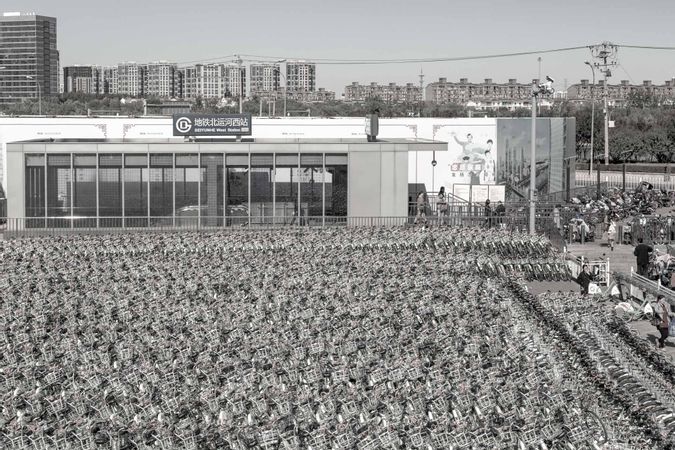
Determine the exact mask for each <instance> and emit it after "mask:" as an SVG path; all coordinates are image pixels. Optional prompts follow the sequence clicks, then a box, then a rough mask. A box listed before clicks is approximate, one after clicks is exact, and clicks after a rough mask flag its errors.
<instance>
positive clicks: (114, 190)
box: [98, 155, 122, 227]
mask: <svg viewBox="0 0 675 450" xmlns="http://www.w3.org/2000/svg"><path fill="white" fill-rule="evenodd" d="M98 213H99V216H100V226H101V227H121V226H122V219H121V217H122V155H99V157H98Z"/></svg>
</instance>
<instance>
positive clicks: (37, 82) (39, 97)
mask: <svg viewBox="0 0 675 450" xmlns="http://www.w3.org/2000/svg"><path fill="white" fill-rule="evenodd" d="M26 79H27V80H35V84H36V85H37V88H38V116H41V115H42V90H41V88H40V80H38V79H37V78H36V77H34V76H33V75H26Z"/></svg>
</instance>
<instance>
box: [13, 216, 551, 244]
mask: <svg viewBox="0 0 675 450" xmlns="http://www.w3.org/2000/svg"><path fill="white" fill-rule="evenodd" d="M415 224H417V225H419V226H422V225H429V226H459V227H485V228H498V229H501V230H504V231H505V232H509V233H514V232H527V230H528V224H529V213H528V211H527V210H521V211H515V210H514V211H512V212H510V213H509V214H508V215H488V216H486V215H484V214H468V213H467V214H462V215H459V214H458V215H455V216H454V217H449V216H436V217H433V216H428V217H413V216H391V217H332V216H327V217H303V216H300V217H298V216H291V217H270V218H261V217H251V218H250V219H249V218H248V217H225V218H223V217H150V218H148V217H142V218H138V217H136V218H134V217H125V218H122V217H89V218H86V217H49V218H43V217H40V218H30V217H28V218H8V219H7V223H6V224H4V225H2V226H0V232H1V233H2V234H3V237H5V238H14V237H28V236H49V235H63V234H107V233H126V232H170V231H178V232H180V231H216V230H222V229H253V230H262V229H277V228H284V227H341V226H350V227H400V226H412V225H415ZM536 228H537V233H538V234H541V235H544V236H546V237H548V238H549V239H550V240H551V242H552V243H553V245H554V246H555V247H557V248H558V249H560V250H562V249H563V248H564V242H563V241H562V237H561V236H560V232H559V231H558V229H557V228H556V227H555V226H554V224H553V222H552V220H551V218H550V217H549V216H548V215H546V214H543V215H542V216H541V217H537V220H536Z"/></svg>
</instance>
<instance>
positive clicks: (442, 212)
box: [436, 186, 448, 225]
mask: <svg viewBox="0 0 675 450" xmlns="http://www.w3.org/2000/svg"><path fill="white" fill-rule="evenodd" d="M436 205H437V207H438V222H439V224H441V225H445V217H446V216H447V215H448V201H447V199H446V197H445V186H441V189H440V190H439V191H438V200H437V202H436Z"/></svg>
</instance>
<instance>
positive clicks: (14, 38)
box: [0, 13, 59, 103]
mask: <svg viewBox="0 0 675 450" xmlns="http://www.w3.org/2000/svg"><path fill="white" fill-rule="evenodd" d="M0 67H1V69H0V103H14V102H16V101H20V100H23V99H26V98H37V97H38V95H39V94H41V95H43V96H50V95H57V94H58V93H59V52H58V50H57V46H56V19H55V18H54V17H46V16H39V15H36V14H32V13H31V14H22V13H3V14H2V17H0Z"/></svg>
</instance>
